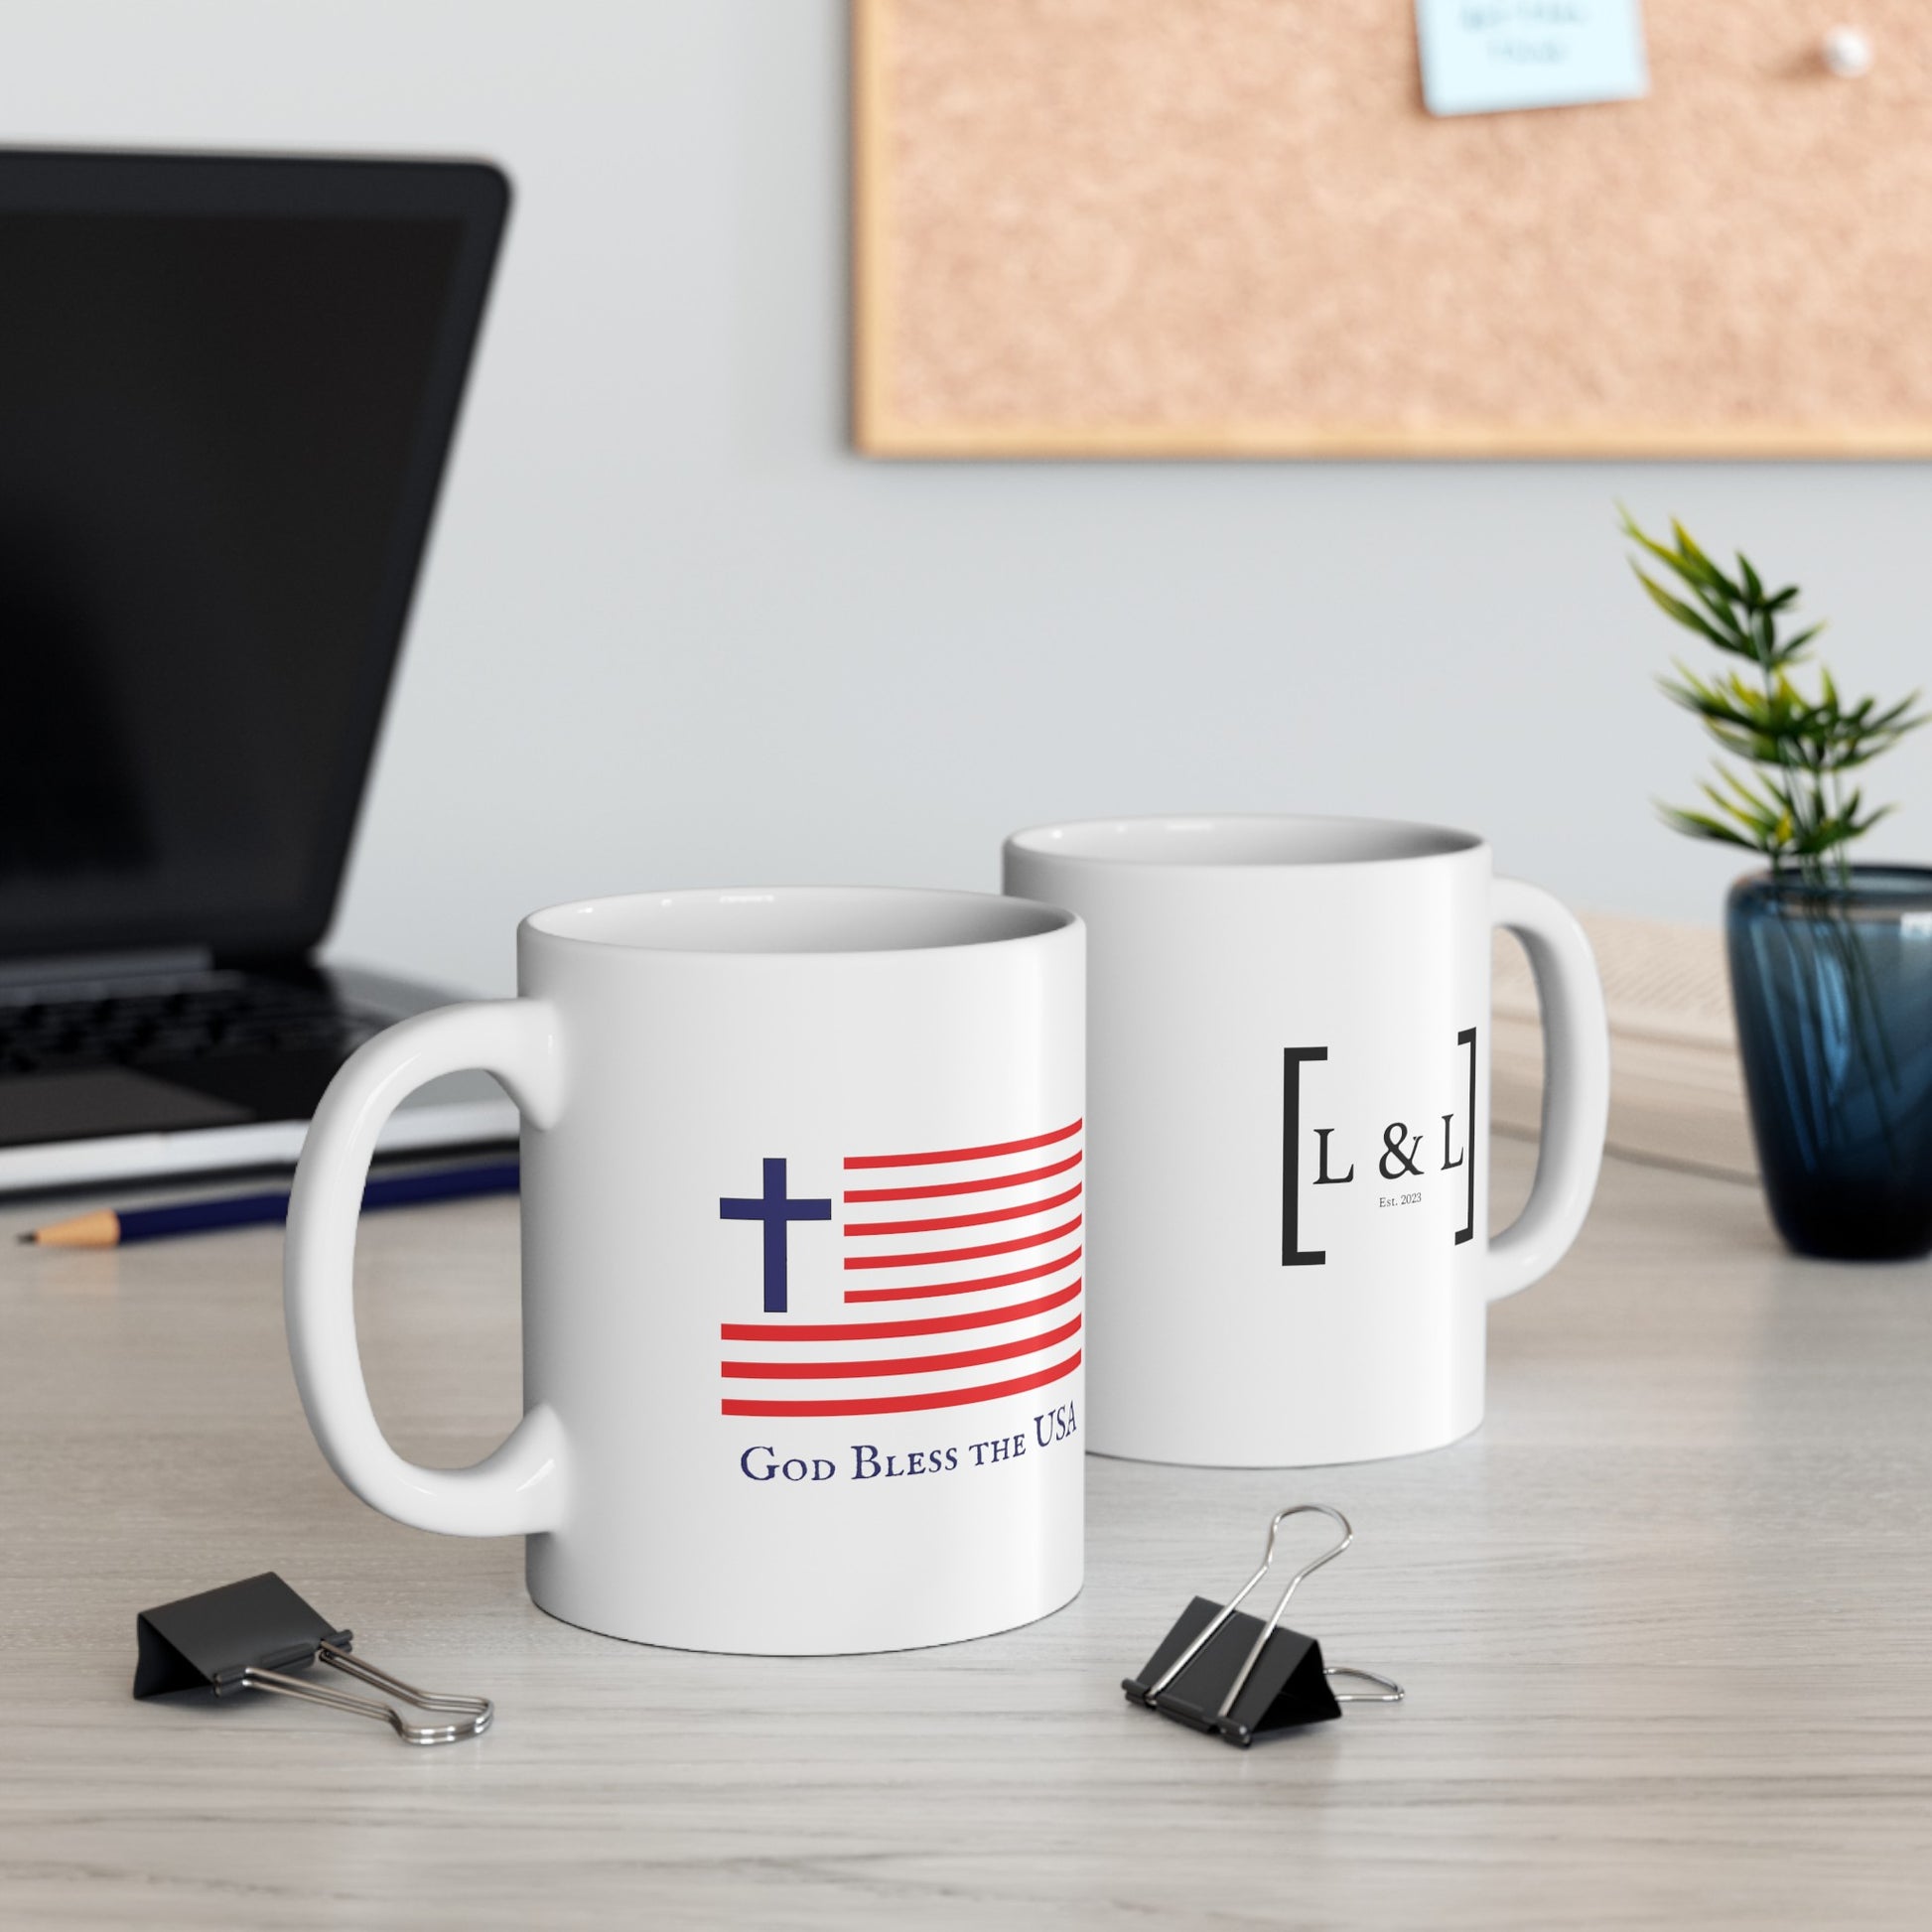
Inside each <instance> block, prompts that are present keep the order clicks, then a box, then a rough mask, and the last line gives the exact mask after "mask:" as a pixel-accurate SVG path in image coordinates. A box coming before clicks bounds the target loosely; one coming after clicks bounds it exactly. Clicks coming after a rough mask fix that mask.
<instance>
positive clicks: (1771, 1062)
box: [1725, 866, 1932, 1260]
mask: <svg viewBox="0 0 1932 1932" xmlns="http://www.w3.org/2000/svg"><path fill="white" fill-rule="evenodd" d="M1725 929H1726V935H1727V938H1728V941H1729V949H1730V986H1731V994H1732V997H1733V999H1734V1001H1735V1004H1736V1008H1737V1041H1738V1045H1739V1047H1740V1049H1741V1050H1742V1053H1743V1060H1744V1083H1745V1086H1746V1088H1747V1090H1748V1092H1749V1095H1750V1106H1751V1127H1752V1131H1753V1133H1754V1134H1755V1136H1756V1140H1757V1156H1758V1164H1759V1166H1760V1168H1761V1169H1762V1170H1763V1174H1764V1191H1765V1194H1766V1196H1767V1198H1768V1200H1769V1202H1770V1208H1771V1218H1772V1219H1773V1220H1774V1221H1775V1222H1776V1223H1777V1227H1778V1232H1779V1233H1780V1234H1782V1235H1783V1236H1784V1238H1785V1240H1786V1241H1788V1242H1789V1243H1790V1244H1791V1246H1792V1247H1794V1248H1795V1249H1797V1251H1798V1252H1799V1253H1800V1254H1807V1255H1830V1256H1836V1257H1841V1258H1849V1259H1858V1260H1881V1259H1891V1258H1896V1257H1901V1256H1906V1255H1922V1254H1925V1253H1927V1252H1928V1251H1932V869H1928V868H1926V867H1921V866H1854V867H1853V868H1852V870H1851V878H1850V882H1849V884H1847V885H1845V886H1843V887H1819V886H1805V885H1801V884H1800V883H1798V882H1797V881H1796V880H1785V879H1780V878H1778V877H1776V876H1774V875H1772V874H1770V873H1759V874H1755V875H1752V876H1751V877H1748V878H1744V879H1740V880H1739V881H1738V882H1737V883H1736V885H1734V886H1733V887H1732V888H1731V889H1730V897H1729V898H1728V900H1727V901H1726V903H1725Z"/></svg>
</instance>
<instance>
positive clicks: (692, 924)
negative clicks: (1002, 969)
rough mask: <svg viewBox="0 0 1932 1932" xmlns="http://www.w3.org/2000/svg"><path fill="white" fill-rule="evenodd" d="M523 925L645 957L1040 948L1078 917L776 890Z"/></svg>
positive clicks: (1026, 906)
mask: <svg viewBox="0 0 1932 1932" xmlns="http://www.w3.org/2000/svg"><path fill="white" fill-rule="evenodd" d="M525 923H526V924H527V925H529V926H530V928H531V929H532V930H533V931H536V932H542V933H547V934H550V935H551V936H552V937H555V938H559V939H575V940H580V941H583V942H586V943H588V944H591V945H604V946H626V947H630V948H633V949H641V950H643V951H647V952H688V953H861V952H921V951H928V950H931V949H933V948H936V947H943V946H985V945H996V944H998V943H1000V942H1001V941H1003V940H1008V939H1034V938H1038V937H1039V936H1040V935H1042V934H1044V933H1048V932H1057V931H1059V930H1061V929H1062V928H1063V927H1066V926H1069V925H1071V924H1073V923H1074V915H1073V914H1072V913H1071V912H1063V911H1061V910H1060V909H1059V908H1058V907H1057V906H1053V905H1038V904H1035V903H1034V902H1032V901H1031V900H1027V899H1015V898H1004V897H999V896H998V895H996V894H992V893H944V892H924V891H919V890H915V889H911V888H902V887H892V886H775V887H748V888H743V889H733V890H727V891H698V892H681V893H635V894H631V895H628V896H626V897H621V898H591V899H581V900H579V901H578V902H577V903H576V904H574V905H553V906H550V907H548V908H547V909H546V910H544V911H541V912H533V913H531V914H530V916H529V918H528V919H527V920H526V921H525Z"/></svg>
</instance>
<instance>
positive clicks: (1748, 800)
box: [1623, 511, 1932, 1259]
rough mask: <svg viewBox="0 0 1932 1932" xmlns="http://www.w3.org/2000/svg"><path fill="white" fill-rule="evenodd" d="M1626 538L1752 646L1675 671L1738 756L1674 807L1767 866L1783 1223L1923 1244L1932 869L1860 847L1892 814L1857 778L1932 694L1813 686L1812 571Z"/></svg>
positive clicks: (1762, 1074)
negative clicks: (1868, 799)
mask: <svg viewBox="0 0 1932 1932" xmlns="http://www.w3.org/2000/svg"><path fill="white" fill-rule="evenodd" d="M1623 533H1624V535H1625V536H1627V537H1628V538H1629V539H1630V541H1631V542H1632V543H1634V544H1636V545H1637V546H1638V548H1639V550H1640V551H1641V552H1642V553H1643V555H1642V557H1641V558H1635V559H1632V567H1633V568H1634V569H1635V570H1636V573H1637V577H1638V579H1639V581H1640V582H1641V583H1642V585H1643V587H1644V589H1645V591H1647V592H1648V593H1649V595H1650V598H1651V601H1652V602H1653V603H1654V604H1656V606H1657V607H1658V609H1659V610H1661V611H1662V612H1663V613H1664V614H1665V616H1667V617H1668V618H1670V619H1671V620H1672V621H1674V622H1676V623H1679V624H1681V625H1683V627H1684V628H1685V629H1686V630H1689V631H1692V632H1695V633H1696V635H1697V636H1699V637H1700V638H1702V639H1703V640H1704V642H1705V643H1707V644H1709V645H1710V646H1712V648H1714V649H1715V650H1718V651H1721V652H1723V653H1724V654H1725V656H1727V657H1729V658H1732V659H1734V660H1738V661H1737V662H1734V663H1732V664H1731V665H1728V666H1725V667H1724V668H1722V669H1720V670H1719V671H1718V672H1716V673H1715V674H1714V675H1712V676H1709V677H1704V676H1700V675H1699V674H1698V673H1697V672H1696V671H1693V670H1691V669H1690V668H1688V667H1687V666H1686V665H1685V664H1683V663H1682V662H1679V663H1677V665H1676V666H1675V672H1676V674H1675V676H1672V677H1666V678H1662V679H1660V680H1659V682H1660V684H1661V686H1662V688H1663V691H1664V693H1665V695H1666V696H1667V697H1669V698H1671V699H1672V700H1673V701H1675V702H1676V703H1678V704H1680V705H1682V706H1683V707H1684V708H1685V709H1686V710H1687V711H1690V712H1693V713H1694V714H1695V715H1696V716H1697V717H1698V718H1699V719H1701V720H1702V721H1703V724H1704V728H1705V730H1706V731H1707V732H1708V733H1709V734H1710V736H1711V737H1712V738H1713V739H1714V740H1716V742H1717V744H1718V747H1719V749H1720V750H1721V751H1722V752H1724V753H1726V754H1728V755H1729V758H1730V759H1731V760H1734V762H1728V763H1727V762H1726V761H1725V759H1718V760H1717V775H1716V778H1715V781H1707V782H1706V783H1705V784H1704V785H1703V787H1702V789H1703V791H1704V796H1705V806H1704V808H1702V809H1697V810H1687V809H1682V808H1679V807H1676V806H1668V805H1666V806H1660V807H1659V809H1660V811H1661V812H1662V814H1663V817H1664V819H1665V822H1666V823H1667V824H1669V825H1671V826H1673V827H1674V828H1675V829H1676V830H1677V831H1680V832H1684V833H1687V834H1689V835H1690V836H1691V837H1693V838H1699V839H1715V840H1718V841H1719V842H1721V843H1723V844H1725V845H1736V846H1742V847H1744V848H1745V849H1746V850H1747V851H1751V852H1756V853H1759V854H1761V855H1762V856H1763V857H1764V859H1765V860H1766V861H1768V868H1767V870H1765V871H1763V872H1755V873H1749V874H1746V875H1745V876H1744V877H1743V878H1742V879H1740V880H1738V881H1737V883H1736V884H1735V885H1734V886H1732V887H1731V889H1730V893H1729V897H1728V898H1727V899H1726V901H1725V938H1726V943H1727V950H1728V954H1729V960H1730V987H1731V998H1732V1002H1733V1004H1734V1006H1735V1009H1736V1014H1737V1042H1738V1046H1739V1049H1740V1051H1741V1052H1742V1055H1743V1062H1744V1084H1745V1089H1746V1092H1747V1093H1748V1095H1749V1098H1750V1112H1751V1131H1752V1134H1753V1136H1754V1138H1755V1140H1756V1143H1757V1156H1758V1165H1759V1167H1760V1169H1761V1170H1762V1173H1763V1176H1764V1190H1765V1195H1766V1198H1767V1200H1768V1201H1769V1204H1770V1209H1771V1218H1772V1219H1773V1220H1774V1221H1775V1222H1776V1223H1777V1227H1778V1231H1779V1232H1780V1233H1781V1234H1782V1235H1783V1236H1784V1238H1785V1240H1786V1241H1787V1242H1789V1243H1790V1245H1791V1246H1792V1247H1793V1248H1795V1249H1797V1250H1798V1252H1799V1253H1800V1254H1809V1255H1830V1256H1839V1257H1849V1258H1859V1259H1879V1258H1886V1257H1899V1256H1906V1255H1922V1254H1925V1253H1927V1252H1928V1251H1932V868H1928V867H1923V866H1898V865H1855V864H1853V863H1852V861H1851V857H1850V848H1851V846H1852V845H1853V843H1854V841H1855V840H1858V839H1861V838H1863V836H1864V834H1865V833H1866V832H1868V831H1869V830H1870V829H1871V827H1872V826H1873V825H1875V824H1876V823H1877V822H1878V821H1879V819H1881V818H1883V817H1884V816H1885V814H1886V813H1887V812H1888V811H1889V810H1890V809H1891V808H1890V807H1889V806H1883V805H1881V806H1867V805H1866V804H1865V802H1864V795H1863V791H1862V790H1861V789H1860V784H1859V780H1858V779H1857V778H1856V777H1855V776H1854V774H1856V773H1859V772H1860V771H1861V770H1862V767H1863V766H1864V765H1866V764H1868V763H1869V762H1870V761H1871V760H1872V759H1874V758H1876V757H1877V756H1878V755H1879V754H1880V753H1881V752H1887V751H1889V750H1891V748H1892V747H1893V746H1894V745H1896V744H1897V743H1898V741H1899V740H1900V739H1901V738H1903V737H1904V736H1905V734H1906V733H1907V732H1910V731H1914V730H1916V729H1917V728H1918V726H1920V725H1921V724H1923V723H1924V722H1925V714H1923V713H1920V712H1918V711H1917V710H1916V709H1915V707H1916V705H1917V701H1918V694H1917V693H1916V692H1914V693H1913V694H1912V695H1911V696H1910V697H1908V698H1903V699H1900V700H1899V701H1898V702H1897V703H1896V704H1892V705H1889V706H1881V705H1880V704H1879V702H1878V700H1877V699H1875V698H1861V699H1860V700H1859V701H1858V702H1857V703H1856V704H1853V703H1848V702H1847V701H1846V700H1845V699H1844V698H1842V697H1841V696H1840V694H1839V690H1838V687H1837V685H1836V684H1835V683H1834V682H1833V680H1832V674H1831V672H1830V671H1829V670H1826V669H1824V668H1822V667H1821V668H1820V669H1819V671H1818V676H1817V681H1816V685H1815V688H1814V690H1813V691H1811V692H1810V693H1807V692H1806V691H1805V690H1804V689H1802V688H1801V687H1800V685H1799V684H1798V683H1797V682H1796V681H1795V680H1794V678H1793V675H1792V671H1793V667H1794V666H1796V665H1800V664H1802V663H1804V662H1805V660H1806V657H1807V654H1808V650H1809V647H1810V645H1811V643H1812V640H1813V639H1814V638H1815V637H1816V636H1817V635H1818V633H1819V632H1820V631H1821V630H1822V629H1823V628H1824V625H1823V624H1818V623H1814V624H1809V625H1806V626H1804V627H1802V628H1797V629H1793V628H1792V627H1791V626H1792V625H1793V623H1794V621H1795V614H1796V607H1797V602H1798V591H1797V587H1796V586H1795V585H1793V586H1787V587H1785V588H1784V589H1781V590H1776V591H1767V590H1766V589H1765V587H1764V581H1763V579H1762V578H1761V577H1760V576H1759V575H1758V573H1757V572H1756V571H1755V570H1754V569H1752V567H1751V565H1750V563H1749V562H1748V560H1747V559H1745V558H1744V557H1743V556H1741V555H1740V556H1738V557H1737V559H1736V569H1735V573H1734V574H1732V573H1729V572H1726V571H1725V570H1722V569H1720V568H1719V567H1718V565H1717V564H1715V563H1714V562H1713V561H1712V560H1711V558H1710V557H1709V556H1707V555H1706V554H1705V552H1704V551H1702V550H1701V549H1699V547H1698V546H1697V544H1696V543H1695V542H1693V541H1692V538H1691V536H1690V533H1689V532H1688V531H1687V530H1686V529H1685V528H1684V526H1683V525H1682V524H1681V523H1676V522H1673V524H1672V525H1671V541H1670V542H1669V543H1663V542H1659V541H1658V540H1656V539H1655V538H1653V537H1650V536H1647V535H1646V534H1645V533H1644V532H1643V530H1641V529H1640V528H1639V527H1638V526H1637V524H1636V523H1635V522H1634V521H1633V520H1632V519H1631V517H1630V516H1629V514H1628V512H1627V511H1626V512H1625V513H1624V517H1623ZM1646 561H1647V562H1649V563H1651V564H1653V565H1661V566H1662V569H1663V570H1664V571H1665V572H1668V573H1669V578H1670V580H1672V588H1666V586H1665V584H1664V583H1661V582H1659V581H1658V578H1657V577H1656V576H1653V575H1652V574H1651V573H1650V571H1648V570H1646V569H1645V568H1644V564H1645V562H1646ZM1806 681H1807V683H1809V682H1810V680H1809V679H1807V680H1806ZM1740 767H1741V768H1740Z"/></svg>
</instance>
